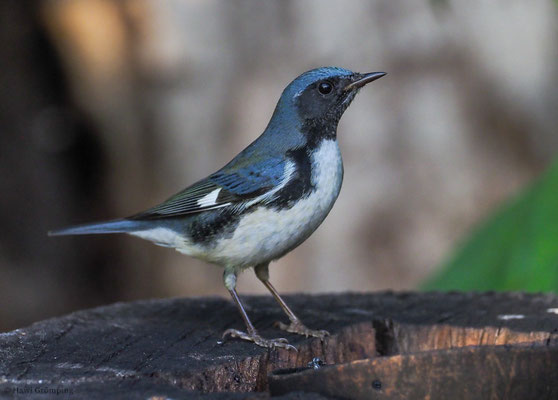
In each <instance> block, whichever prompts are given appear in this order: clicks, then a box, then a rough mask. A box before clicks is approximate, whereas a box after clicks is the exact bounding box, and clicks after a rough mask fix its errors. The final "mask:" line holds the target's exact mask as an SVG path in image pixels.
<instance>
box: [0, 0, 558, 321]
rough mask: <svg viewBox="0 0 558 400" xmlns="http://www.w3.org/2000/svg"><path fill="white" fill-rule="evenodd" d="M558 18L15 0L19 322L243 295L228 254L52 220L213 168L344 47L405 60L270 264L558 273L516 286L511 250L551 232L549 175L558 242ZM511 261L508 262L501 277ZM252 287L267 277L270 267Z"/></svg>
mask: <svg viewBox="0 0 558 400" xmlns="http://www.w3.org/2000/svg"><path fill="white" fill-rule="evenodd" d="M557 22H558V4H557V3H556V2H553V1H550V0H547V1H543V0H533V1H529V2H525V1H520V0H491V1H487V0H471V1H467V2H464V1H442V0H436V1H434V0H423V1H420V0H419V1H417V0H406V1H397V2H394V1H390V0H377V1H365V0H353V1H351V2H340V1H335V0H328V1H325V0H313V1H261V0H234V1H224V0H223V1H217V0H204V1H201V0H198V1H193V0H192V1H180V0H166V1H156V0H34V1H32V0H6V1H2V2H0V121H1V124H0V126H1V128H0V129H1V134H0V189H1V191H2V194H1V196H0V226H1V227H2V229H1V231H0V304H2V307H0V331H3V330H10V329H14V328H18V327H22V326H24V325H27V324H29V323H31V322H34V321H37V320H40V319H44V318H47V317H51V316H55V315H60V314H63V313H66V312H69V311H73V310H77V309H81V308H85V307H92V306H96V305H100V304H107V303H111V302H115V301H129V300H133V299H143V298H151V297H170V296H201V295H204V296H205V295H219V296H226V295H227V293H226V291H225V289H224V288H223V287H222V278H221V276H222V270H221V269H219V268H217V267H215V266H211V265H207V264H205V263H203V262H200V261H197V260H194V259H191V258H189V257H185V256H183V255H180V254H178V253H176V252H174V251H171V250H169V249H165V248H160V247H156V246H154V245H152V244H150V243H148V242H145V241H141V240H139V239H135V238H131V237H125V236H106V237H100V236H96V237H95V236H90V237H65V238H49V237H47V236H46V232H47V231H48V230H49V229H54V228H59V227H63V226H66V225H70V224H76V223H83V222H89V221H93V220H102V219H111V218H116V217H120V216H126V215H131V214H133V213H135V212H138V211H141V210H143V209H145V208H148V207H150V206H152V205H154V204H156V203H158V202H160V201H162V200H164V199H166V198H167V197H169V196H170V195H171V194H174V193H175V192H177V191H178V190H180V189H182V188H184V187H185V186H187V185H189V184H191V183H193V182H195V181H196V180H198V179H200V178H202V177H204V176H206V175H208V174H209V173H211V172H213V171H215V170H216V169H218V168H220V167H221V166H223V165H224V164H225V163H226V162H228V161H229V160H230V159H231V158H232V157H233V156H234V155H236V154H237V153H238V152H239V151H240V150H242V149H243V148H244V147H245V146H246V145H247V144H249V143H250V142H251V141H252V140H253V139H255V138H256V137H257V136H258V135H259V134H260V133H261V132H262V131H263V129H264V128H265V126H266V124H267V122H268V120H269V118H270V116H271V114H272V112H273V109H274V107H275V103H276V101H277V99H278V98H279V96H280V94H281V91H282V89H283V88H284V87H285V86H286V85H287V84H288V83H289V82H290V81H291V80H292V79H293V78H294V77H296V76H297V75H299V74H300V73H302V72H304V71H306V70H308V69H311V68H315V67H319V66H325V65H336V66H341V67H344V68H348V69H352V70H354V71H360V72H369V71H386V72H388V73H389V75H388V76H387V77H386V78H384V79H382V80H380V81H378V82H375V83H373V84H372V85H370V86H367V87H366V89H365V90H362V91H361V92H360V94H359V96H358V98H357V99H356V101H355V102H354V103H353V105H352V106H351V107H350V108H349V110H348V111H347V112H346V113H345V115H344V117H343V118H342V120H341V123H340V125H339V130H338V135H339V141H340V146H341V150H342V152H343V157H344V163H345V179H344V183H343V189H342V191H341V195H340V197H339V199H338V201H337V203H336V205H335V207H334V208H333V211H332V212H331V214H330V216H329V217H328V218H327V219H326V221H325V222H324V224H323V225H322V226H321V227H320V228H319V229H318V231H317V232H316V233H315V234H314V235H313V236H312V237H311V238H310V239H309V240H308V241H307V242H305V243H304V244H303V245H302V246H300V247H299V248H298V249H296V250H295V251H293V252H292V253H290V254H289V255H287V256H286V257H284V258H283V259H281V260H280V261H278V262H276V263H274V264H272V266H271V278H272V282H274V285H275V286H276V287H277V288H278V289H279V291H280V292H283V293H286V292H300V291H304V292H335V291H347V290H351V291H373V290H381V289H395V290H403V289H417V288H419V287H429V288H435V289H440V288H442V289H445V288H461V287H460V286H459V285H460V284H461V282H464V281H466V280H467V279H468V278H471V282H472V283H471V284H470V285H469V286H467V287H464V288H465V289H492V288H496V289H516V290H520V289H529V290H552V289H553V287H558V278H556V282H554V281H552V285H555V286H552V285H551V286H550V287H545V286H544V285H543V286H537V285H534V286H529V287H523V286H522V284H523V282H525V280H526V277H527V276H528V275H529V270H528V269H525V268H526V267H525V265H526V264H521V268H523V270H522V271H521V272H520V273H519V275H518V276H520V277H524V278H525V279H516V280H515V281H514V282H513V284H510V285H508V286H501V287H498V285H499V283H498V282H500V281H502V279H500V278H501V277H502V276H503V274H505V272H504V269H505V268H507V265H509V264H506V263H507V262H508V261H509V259H510V257H507V256H505V255H506V254H511V253H508V252H507V250H506V249H507V248H506V246H508V245H509V244H510V243H512V242H514V240H515V242H514V243H517V242H524V240H523V239H529V240H531V242H533V238H534V237H535V236H533V235H534V233H533V231H529V232H530V233H528V232H527V231H526V230H525V229H524V228H523V227H524V226H530V227H531V228H532V226H533V225H532V221H531V219H530V218H528V217H525V215H527V214H526V213H525V212H523V214H522V215H523V217H522V218H523V219H521V220H516V219H510V218H511V217H509V215H511V214H513V215H517V213H518V211H517V210H518V209H519V212H521V211H522V210H523V211H525V209H526V208H525V207H527V206H525V205H524V203H525V202H527V203H528V202H529V201H530V200H529V199H531V198H533V196H531V197H529V195H528V194H529V193H530V192H529V191H532V190H539V191H540V186H541V185H546V186H544V187H545V190H546V192H545V193H547V195H548V196H550V197H551V200H548V196H547V197H544V199H543V200H544V201H545V204H546V208H545V209H544V210H548V212H550V214H545V212H542V214H541V213H538V214H536V215H537V221H538V223H539V224H540V225H541V226H544V227H545V229H546V231H549V232H550V234H551V235H555V237H556V238H557V239H558V233H557V230H558V219H554V220H552V219H549V218H551V217H552V215H551V214H552V213H554V216H556V217H558V215H556V213H558V198H557V196H558V195H557V194H556V193H558V187H557V186H556V185H555V186H552V185H551V184H549V183H548V179H550V178H545V176H546V177H548V176H552V179H554V181H553V182H558V180H557V179H556V176H555V175H556V174H554V175H552V174H550V175H548V173H547V175H541V174H543V171H545V170H547V168H549V167H550V166H551V165H552V160H553V156H554V155H555V154H556V151H557V150H558V132H557V129H556V127H557V126H558V112H557V110H558V40H557V39H558V23H557ZM539 176H543V177H542V178H538V177H539ZM533 182H534V183H533ZM541 182H542V183H541ZM549 185H550V186H549ZM524 187H526V189H523V188H524ZM537 188H539V189H537ZM518 193H519V197H517V194H518ZM552 196H554V197H552ZM535 197H536V196H535ZM510 198H511V199H512V200H507V199H510ZM541 198H542V197H541V196H538V197H537V199H539V200H540V199H541ZM552 199H555V200H556V201H554V200H552ZM501 204H503V206H502V205H501ZM529 204H531V203H529ZM522 207H523V208H522ZM539 209H540V208H537V210H539ZM491 215H495V216H494V217H492V216H491ZM529 215H531V214H529ZM506 218H507V219H506ZM482 221H487V222H482ZM499 221H500V222H499ZM502 221H504V222H505V223H507V224H508V225H505V224H504V225H498V224H502ZM514 221H515V222H514ZM483 224H484V225H483ZM522 224H523V225H522ZM478 226H480V228H476V227H478ZM537 226H538V225H537ZM533 229H535V228H533ZM512 231H513V232H514V239H513V240H512V239H510V240H507V239H506V240H504V239H501V238H502V237H503V236H502V235H504V236H505V234H507V233H509V232H512ZM535 231H536V232H539V231H540V229H538V228H536V229H535ZM475 232H477V233H475ZM526 232H527V233H526ZM471 235H472V236H471ZM479 235H480V236H479ZM498 235H500V236H498ZM468 237H469V238H471V237H472V239H467V238H468ZM479 237H480V239H479ZM549 237H550V236H545V239H544V240H545V242H544V246H546V247H545V249H547V250H548V249H551V250H548V251H547V253H545V254H546V256H545V257H547V258H545V260H546V262H547V263H548V265H549V266H548V269H549V270H552V271H558V254H556V250H554V251H555V252H554V253H552V249H554V248H558V240H557V241H553V239H552V238H550V239H549ZM494 241H496V242H494ZM470 243H473V244H472V245H471V244H470ZM475 243H476V244H475ZM479 243H480V244H479ZM493 243H496V244H493ZM539 243H540V242H536V243H535V247H537V246H538V245H539ZM475 245H476V246H477V247H475ZM471 246H472V247H471ZM478 246H481V247H482V246H484V247H483V248H482V251H480V250H478V248H479V247H478ZM500 246H501V247H500ZM538 247H540V246H538ZM538 247H537V248H538ZM455 249H457V250H455ZM467 253H468V254H473V255H474V256H475V255H479V254H481V253H482V254H489V255H490V257H492V258H490V257H488V256H487V257H488V258H486V259H485V260H484V261H483V260H480V261H479V260H477V261H478V263H477V264H475V266H473V264H472V261H471V262H469V259H468V258H467V256H466V255H467ZM463 254H465V256H464V255H463ZM521 254H523V256H525V254H532V253H531V252H530V251H529V249H527V250H522V253H521ZM463 257H465V258H463ZM494 257H496V258H498V257H499V258H498V260H500V261H498V263H499V264H498V265H499V268H503V269H501V270H499V271H500V272H498V271H496V272H494V271H493V272H494V273H493V275H494V276H493V278H494V279H493V282H495V283H494V284H493V285H492V286H491V285H488V284H485V285H483V283H487V282H489V280H488V278H486V279H485V278H483V276H482V273H483V271H486V270H487V269H490V266H491V265H495V264H494V263H495V261H494V260H493V259H494ZM553 257H554V258H553ZM473 258H474V257H473ZM512 258H513V257H512ZM513 259H514V260H516V261H517V260H519V259H521V260H524V259H525V257H523V258H513ZM506 260H507V261H506ZM475 262H476V261H475ZM483 262H485V264H483ZM487 263H488V264H487ZM487 265H488V266H489V267H487ZM502 265H503V267H502ZM545 265H546V264H545ZM469 267H470V268H471V269H469ZM475 268H476V269H475ZM454 270H458V272H457V275H456V274H454V275H451V274H452V272H451V271H454ZM447 271H450V272H447ZM470 271H477V272H479V274H480V275H474V276H473V275H472V274H471V273H470ZM447 273H449V274H450V278H451V277H453V278H451V279H449V280H448V279H446V278H445V277H447V275H446V274H447ZM433 276H434V277H438V278H432V277H433ZM473 278H474V279H473ZM424 282H430V283H427V284H425V283H424ZM436 282H438V283H436ZM444 282H445V283H444ZM448 282H449V283H448ZM452 282H453V283H452ZM545 282H546V281H545ZM476 283H478V286H475V284H476ZM239 291H240V293H241V294H247V293H265V292H266V291H265V288H264V287H263V286H262V285H261V284H260V283H259V282H258V281H257V279H256V278H255V277H254V274H253V273H252V272H247V273H245V274H243V275H242V276H241V279H240V282H239Z"/></svg>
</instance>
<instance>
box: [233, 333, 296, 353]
mask: <svg viewBox="0 0 558 400" xmlns="http://www.w3.org/2000/svg"><path fill="white" fill-rule="evenodd" d="M227 336H230V337H233V338H238V339H243V340H248V341H250V342H254V343H255V344H257V345H258V346H261V347H265V348H268V349H274V348H282V349H287V350H294V351H298V350H297V348H296V347H294V346H293V345H292V344H289V341H288V340H287V339H285V338H276V339H264V338H263V337H261V336H260V335H258V334H257V333H252V334H249V333H246V332H242V331H239V330H237V329H227V330H226V331H225V332H223V336H222V338H223V339H225V338H226V337H227Z"/></svg>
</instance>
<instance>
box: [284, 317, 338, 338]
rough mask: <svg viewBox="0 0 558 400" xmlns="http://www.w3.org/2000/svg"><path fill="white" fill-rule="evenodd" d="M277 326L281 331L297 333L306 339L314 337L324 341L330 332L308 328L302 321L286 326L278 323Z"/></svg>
mask: <svg viewBox="0 0 558 400" xmlns="http://www.w3.org/2000/svg"><path fill="white" fill-rule="evenodd" d="M275 326H277V327H278V328H279V329H281V330H284V331H286V332H290V333H296V334H297V335H304V336H306V337H308V336H312V337H316V338H320V339H321V340H324V339H325V337H326V336H329V332H328V331H324V330H314V329H310V328H307V327H306V326H305V325H304V324H303V323H302V322H300V321H292V322H291V323H290V324H288V325H287V324H284V323H283V322H276V323H275Z"/></svg>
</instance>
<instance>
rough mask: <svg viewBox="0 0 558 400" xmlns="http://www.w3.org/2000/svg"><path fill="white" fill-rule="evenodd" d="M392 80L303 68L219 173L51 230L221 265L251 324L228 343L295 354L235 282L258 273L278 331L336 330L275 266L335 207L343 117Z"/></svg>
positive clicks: (230, 332) (315, 333)
mask: <svg viewBox="0 0 558 400" xmlns="http://www.w3.org/2000/svg"><path fill="white" fill-rule="evenodd" d="M385 75H386V73H385V72H371V73H358V72H352V71H350V70H347V69H344V68H339V67H321V68H316V69H312V70H309V71H307V72H304V73H303V74H301V75H299V76H298V77H297V78H295V79H294V80H293V81H292V82H291V83H290V84H289V85H287V87H286V88H285V89H284V91H283V92H282V94H281V96H280V98H279V101H278V103H277V105H276V107H275V110H274V112H273V114H272V117H271V119H270V121H269V123H268V125H267V127H266V129H265V130H264V132H263V133H262V134H261V135H260V136H259V137H258V138H257V139H255V140H254V141H253V142H252V143H251V144H250V145H248V146H247V147H246V148H245V149H244V150H242V151H241V152H240V153H239V154H238V155H237V156H236V157H234V158H233V159H232V160H231V161H230V162H229V163H228V164H226V165H225V166H224V167H223V168H221V169H219V170H218V171H217V172H214V173H213V174H211V175H209V176H208V177H206V178H205V179H201V180H199V181H198V182H196V183H194V184H192V185H191V186H189V187H187V188H186V189H184V190H182V191H180V192H178V193H177V194H175V195H174V196H172V197H170V198H168V199H167V200H166V201H164V202H162V203H161V204H159V205H156V206H154V207H152V208H149V209H147V210H146V211H143V212H139V213H137V214H134V215H131V216H129V217H126V218H121V219H115V220H109V221H105V222H96V223H89V224H84V225H77V226H72V227H68V228H64V229H60V230H55V231H50V232H49V233H48V234H49V235H50V236H61V235H87V234H109V233H125V234H129V235H132V236H136V237H140V238H143V239H147V240H149V241H151V242H154V243H155V244H157V245H160V246H165V247H170V248H174V249H176V250H177V251H179V252H180V253H184V254H186V255H189V256H192V257H195V258H197V259H201V260H204V261H206V262H208V263H212V264H216V265H218V266H221V267H222V268H223V269H224V272H223V283H224V286H225V288H226V289H227V290H228V291H229V293H230V295H231V297H232V300H233V302H234V303H235V305H236V307H237V308H238V311H239V312H240V315H241V316H242V319H243V320H244V323H245V325H246V331H241V330H237V329H227V330H226V331H225V332H224V333H223V335H222V337H223V338H228V337H232V338H238V339H244V340H247V341H250V342H253V343H255V344H256V345H258V346H262V347H265V348H276V347H278V348H286V349H294V350H296V348H294V346H292V345H291V344H289V342H288V340H287V339H285V338H276V339H266V338H264V337H262V336H261V335H260V334H259V333H258V331H257V330H256V328H255V327H254V325H253V324H252V322H251V320H250V318H249V316H248V314H247V312H246V309H245V307H244V306H243V304H242V301H241V300H240V298H239V296H238V293H237V291H236V283H237V277H238V275H239V274H240V273H241V272H242V271H244V270H246V269H249V268H253V269H254V271H255V274H256V276H257V278H258V279H259V280H260V281H261V282H262V283H263V285H264V286H265V287H266V288H267V289H268V290H269V292H270V293H271V295H272V296H273V297H274V298H275V300H276V301H277V302H278V303H279V305H280V307H281V308H282V309H283V311H284V312H285V314H286V315H287V317H288V319H289V324H285V323H282V322H279V323H278V327H279V328H280V329H282V330H284V331H287V332H290V333H294V334H300V335H304V336H306V337H309V336H312V337H317V338H320V339H322V340H323V339H324V338H325V337H326V336H327V335H329V333H328V332H327V331H326V330H314V329H310V328H308V327H306V325H304V324H303V323H302V321H301V320H300V319H299V318H298V317H297V316H296V315H295V314H294V312H293V311H292V310H291V309H290V308H289V306H288V305H287V303H286V302H285V301H284V300H283V299H282V298H281V296H280V295H279V293H278V292H277V290H276V289H275V288H274V286H273V285H272V284H271V283H270V278H269V264H270V262H271V261H274V260H277V259H279V258H281V257H282V256H284V255H285V254H287V253H288V252H290V251H291V250H293V249H294V248H296V247H297V246H299V245H300V244H301V243H302V242H304V241H305V240H306V239H307V238H308V237H309V236H310V235H311V234H312V233H313V232H314V231H315V230H316V229H317V228H318V226H319V225H320V224H321V223H322V222H323V221H324V219H325V218H326V216H327V215H328V213H329V212H330V210H331V209H332V207H333V204H334V203H335V201H336V199H337V197H338V195H339V192H340V190H341V183H342V180H343V162H342V158H341V152H340V149H339V145H338V141H337V126H338V123H339V120H340V118H341V116H342V115H343V113H344V112H345V110H346V109H347V107H349V105H350V104H351V102H352V101H353V99H354V98H355V96H356V94H357V93H358V92H359V90H360V89H361V88H362V87H364V86H365V85H366V84H368V83H370V82H373V81H375V80H377V79H379V78H381V77H383V76H385Z"/></svg>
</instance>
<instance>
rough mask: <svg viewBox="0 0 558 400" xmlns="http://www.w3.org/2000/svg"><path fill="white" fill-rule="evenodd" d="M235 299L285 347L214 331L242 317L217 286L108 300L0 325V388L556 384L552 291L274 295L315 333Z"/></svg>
mask: <svg viewBox="0 0 558 400" xmlns="http://www.w3.org/2000/svg"><path fill="white" fill-rule="evenodd" d="M243 299H244V300H245V304H246V306H247V309H248V312H249V313H250V316H251V317H252V319H253V322H254V324H255V325H256V327H257V328H259V330H260V333H261V334H262V335H263V336H265V337H279V336H284V337H286V338H288V339H289V341H290V342H291V343H292V344H293V345H294V346H296V347H297V349H298V352H294V351H289V350H285V349H276V350H267V349H263V348H260V347H257V346H255V345H253V344H251V343H248V342H244V341H240V340H236V339H229V340H227V341H225V342H224V343H222V344H221V343H220V336H221V333H222V332H223V331H224V330H225V329H227V328H231V327H232V328H239V329H244V327H243V325H242V320H241V318H240V316H239V314H238V312H237V310H236V309H235V307H234V305H233V304H232V303H231V302H229V301H226V300H224V299H220V298H196V299H166V300H149V301H138V302H133V303H117V304H113V305H110V306H106V307H100V308H95V309H92V310H85V311H79V312H75V313H72V314H69V315H67V316H63V317H60V318H54V319H50V320H47V321H43V322H38V323H36V324H33V325H31V326H30V327H28V328H24V329H18V330H15V331H12V332H8V333H3V334H0V396H3V397H5V398H14V397H16V398H25V399H45V398H57V399H60V398H89V399H109V398H127V399H136V398H137V399H153V400H155V399H166V398H181V399H184V398H188V399H190V398H192V399H197V398H204V399H205V398H209V399H211V398H215V399H224V398H233V399H264V398H269V397H270V396H279V398H281V399H295V398H296V399H303V398H304V399H307V398H308V399H327V398H379V399H380V398H381V399H407V398H409V399H411V398H412V399H414V398H429V399H446V398H460V399H484V398H487V399H488V398H490V399H495V398H505V399H531V398H532V399H545V398H548V399H554V398H558V340H557V339H558V297H557V296H555V295H550V294H548V295H546V294H523V293H457V292H451V293H392V292H382V293H374V294H353V293H345V294H335V295H316V296H311V295H293V296H286V299H287V301H288V303H289V304H290V305H291V306H292V308H293V310H294V311H295V312H296V313H297V314H298V315H299V316H300V318H301V319H302V320H303V321H304V322H305V323H306V324H307V325H308V326H309V327H311V328H315V329H327V330H329V331H330V333H331V334H332V335H331V336H330V337H327V338H326V339H325V340H324V341H323V342H322V341H320V340H319V339H306V338H304V337H301V336H296V335H291V334H287V333H284V332H281V331H279V330H278V329H276V328H274V327H273V325H274V322H275V321H277V320H282V321H284V320H285V317H284V315H283V314H282V312H281V310H280V309H279V307H278V306H277V305H276V303H275V302H274V301H273V299H272V298H271V296H248V297H244V298H243ZM312 360H314V362H312Z"/></svg>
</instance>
